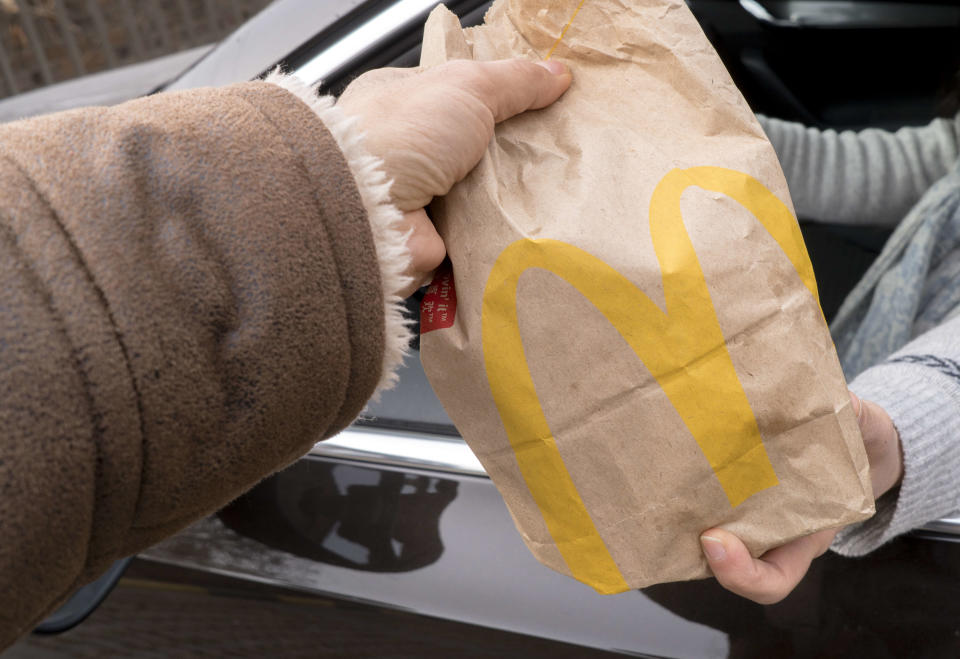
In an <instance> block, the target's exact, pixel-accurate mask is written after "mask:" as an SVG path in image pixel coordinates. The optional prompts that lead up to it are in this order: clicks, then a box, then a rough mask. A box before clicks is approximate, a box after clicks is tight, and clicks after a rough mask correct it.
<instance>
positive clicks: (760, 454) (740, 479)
mask: <svg viewBox="0 0 960 659" xmlns="http://www.w3.org/2000/svg"><path fill="white" fill-rule="evenodd" d="M691 186H696V187H699V188H703V189H705V190H710V191H714V192H719V193H721V194H724V195H726V196H728V197H730V198H731V199H733V200H735V201H736V202H738V203H739V204H740V205H742V206H743V207H744V208H746V209H747V210H748V211H750V212H751V213H752V214H753V215H754V216H755V217H756V218H757V220H759V221H760V223H761V224H762V225H763V226H764V227H765V228H766V230H767V231H768V232H769V233H770V234H771V236H772V237H773V238H774V239H775V240H776V241H777V243H778V244H779V245H780V248H781V249H782V250H783V251H784V253H785V254H786V255H787V257H788V258H789V259H790V261H791V263H792V264H793V266H794V268H795V269H796V271H797V273H798V274H799V275H800V277H801V279H802V280H803V283H804V284H805V285H806V287H807V288H808V289H809V291H810V293H811V294H812V295H813V296H814V299H817V289H816V281H815V279H814V276H813V268H812V266H811V265H810V259H809V257H808V256H807V251H806V248H805V247H804V244H803V238H802V237H801V235H800V229H799V226H798V225H797V222H796V220H795V219H794V217H793V214H792V213H791V212H790V210H789V208H787V206H786V205H785V204H784V203H783V202H781V201H780V200H779V199H778V198H777V197H776V196H775V195H774V194H773V193H771V192H770V191H769V190H767V188H766V187H764V186H763V184H761V183H760V182H759V181H757V180H756V179H754V178H752V177H751V176H748V175H747V174H743V173H741V172H738V171H734V170H730V169H723V168H720V167H693V168H689V169H674V170H672V171H670V172H669V173H668V174H667V175H666V176H664V177H663V179H661V181H660V182H659V183H658V184H657V187H656V188H655V189H654V192H653V196H652V198H651V202H650V232H651V237H652V241H653V247H654V251H655V253H656V256H657V260H658V262H659V265H660V270H661V274H662V276H663V290H664V297H665V301H666V312H664V311H663V310H661V309H660V307H658V306H657V305H656V304H655V303H654V302H653V301H652V300H650V298H649V297H648V296H647V295H646V294H645V293H644V292H643V291H641V290H640V289H639V288H637V286H636V285H634V284H633V283H632V282H631V281H629V280H628V279H627V278H626V277H624V276H623V275H621V274H620V273H619V272H617V271H616V270H614V269H613V268H611V267H610V266H609V265H607V264H606V263H605V262H603V261H602V260H600V259H598V258H596V257H595V256H593V255H591V254H589V253H587V252H585V251H583V250H581V249H579V248H577V247H574V246H573V245H569V244H567V243H563V242H560V241H556V240H548V239H538V240H530V239H524V240H518V241H516V242H514V243H512V244H511V245H509V246H508V247H507V248H506V249H505V250H503V252H502V253H501V254H500V256H499V257H498V258H497V261H496V263H495V264H494V266H493V269H492V270H491V272H490V276H489V278H488V279H487V284H486V287H485V289H484V294H483V305H482V312H481V313H482V318H481V323H482V335H483V336H482V341H483V355H484V362H485V366H486V372H487V378H488V380H489V383H490V390H491V392H492V394H493V399H494V403H495V404H496V407H497V411H498V413H499V415H500V418H501V420H502V421H503V425H504V428H505V429H506V432H507V437H508V438H509V441H510V444H511V446H512V447H513V451H514V453H515V455H516V458H517V463H518V465H519V467H520V471H521V473H522V475H523V478H524V480H525V481H526V484H527V487H528V488H529V489H530V493H531V495H532V496H533V499H534V501H535V502H536V504H537V506H538V507H539V509H540V511H541V513H542V515H543V518H544V520H545V521H546V524H547V528H548V530H549V531H550V534H551V536H552V537H553V540H554V542H555V543H556V545H557V547H558V548H559V550H560V553H561V554H562V555H563V558H564V560H565V561H566V563H567V566H568V567H569V568H570V571H571V574H572V575H573V576H574V577H575V578H577V579H579V580H580V581H583V582H585V583H588V584H590V585H591V586H593V587H594V588H595V589H597V590H598V591H600V592H602V593H616V592H622V591H624V590H627V589H628V586H627V584H626V582H625V581H624V579H623V576H622V575H621V573H620V570H619V569H618V567H617V565H616V563H615V562H614V561H613V558H612V557H611V556H610V553H609V551H607V548H606V545H605V544H604V542H603V539H602V538H601V537H600V535H599V534H598V533H597V530H596V527H595V526H594V524H593V521H592V520H591V518H590V515H589V513H588V512H587V509H586V507H585V506H584V503H583V501H582V499H581V498H580V495H579V493H578V492H577V489H576V487H575V486H574V484H573V480H572V479H571V477H570V474H569V472H568V471H567V469H566V466H565V465H564V463H563V459H562V457H561V455H560V452H559V450H558V448H557V444H556V441H555V439H554V437H553V433H552V431H551V430H550V427H549V424H548V423H547V420H546V417H545V416H544V413H543V408H542V406H541V405H540V401H539V398H538V397H537V392H536V389H535V386H534V383H533V379H532V377H531V375H530V368H529V365H528V364H527V361H526V357H525V354H524V350H523V340H522V337H521V336H520V328H519V324H518V318H517V305H516V296H517V283H518V281H519V279H520V276H521V275H522V274H523V273H524V272H525V271H526V270H528V269H530V268H540V269H543V270H547V271H549V272H552V273H553V274H555V275H557V276H558V277H561V278H562V279H564V280H565V281H567V282H568V283H569V284H571V285H572V286H573V287H574V288H576V289H577V290H578V291H579V292H580V294H581V295H583V296H584V297H585V298H586V299H588V300H589V301H590V302H591V303H592V304H593V305H594V306H595V307H596V308H597V310H598V311H600V313H602V314H603V315H604V317H605V318H606V319H607V321H608V322H609V323H610V324H611V325H612V326H613V327H614V328H615V329H616V330H617V331H618V332H619V333H620V334H621V335H622V336H623V338H624V339H625V340H626V342H627V344H628V345H629V346H630V347H631V349H632V350H633V351H634V353H636V355H637V357H638V358H639V359H640V360H641V361H642V362H643V364H644V365H645V366H646V367H647V369H649V371H650V372H651V373H652V374H653V377H654V378H655V379H656V380H657V382H658V383H659V385H660V386H661V387H662V388H663V391H664V393H665V394H666V395H667V397H668V398H669V400H670V402H671V403H672V404H673V406H674V408H675V409H676V411H677V413H678V414H679V415H680V417H681V418H682V419H683V422H684V424H685V425H686V427H687V428H688V429H689V431H690V434H691V435H692V436H693V438H694V439H695V440H696V442H697V444H698V445H699V447H700V450H701V451H702V452H703V454H704V456H705V457H706V458H707V461H708V462H709V464H710V466H711V468H712V469H713V472H714V474H715V475H716V477H717V480H718V481H719V483H720V485H721V487H722V488H723V491H724V492H725V493H726V495H727V498H728V500H729V502H730V505H731V506H737V505H739V504H740V503H742V502H743V501H745V500H746V499H747V498H749V497H750V496H752V495H754V494H756V493H757V492H760V491H761V490H764V489H766V488H768V487H771V486H773V485H776V484H777V476H776V474H775V473H774V471H773V466H772V465H771V464H770V460H769V458H768V456H767V452H766V450H765V449H764V446H763V441H762V438H761V436H760V430H759V428H758V427H757V422H756V418H755V416H754V414H753V410H752V409H751V408H750V403H749V401H748V400H747V397H746V394H745V393H744V390H743V386H742V385H741V383H740V380H739V378H738V377H737V373H736V370H735V368H734V365H733V361H732V360H731V358H730V354H729V352H728V350H727V345H726V340H725V339H724V336H723V332H722V331H721V329H720V324H719V321H718V320H717V315H716V311H715V310H714V307H713V302H712V301H711V298H710V292H709V290H708V288H707V283H706V279H705V278H704V275H703V271H702V269H701V267H700V262H699V260H698V258H697V254H696V252H695V250H694V248H693V244H692V242H691V241H690V237H689V235H688V233H687V230H686V227H685V226H684V223H683V217H682V216H681V212H680V198H681V196H682V194H683V192H684V190H686V189H687V188H688V187H691Z"/></svg>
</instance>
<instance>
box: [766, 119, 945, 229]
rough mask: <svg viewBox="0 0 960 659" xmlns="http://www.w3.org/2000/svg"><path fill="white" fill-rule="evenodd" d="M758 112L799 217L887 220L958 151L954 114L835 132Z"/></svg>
mask: <svg viewBox="0 0 960 659" xmlns="http://www.w3.org/2000/svg"><path fill="white" fill-rule="evenodd" d="M758 118H759V120H760V125H761V126H762V127H763V129H764V131H766V133H767V136H768V137H769V138H770V141H771V142H772V143H773V147H774V149H775V150H776V152H777V155H778V156H779V158H780V164H781V166H782V167H783V172H784V174H785V175H786V178H787V184H788V185H789V187H790V195H791V197H792V198H793V203H794V206H795V207H796V210H797V216H798V217H800V218H801V219H808V220H820V221H823V222H836V223H840V224H864V225H867V224H869V225H877V226H893V225H895V224H896V223H897V222H899V221H900V220H901V219H903V216H904V215H906V213H907V211H908V210H910V207H911V206H913V205H914V204H915V203H916V202H917V200H918V199H919V198H920V196H921V195H922V194H923V193H924V191H926V190H927V188H929V187H930V186H931V185H932V184H933V182H934V181H936V180H937V179H939V178H941V177H942V176H944V175H945V174H946V173H947V170H948V168H949V167H950V166H951V165H952V164H953V162H954V161H955V160H956V159H957V155H958V147H957V142H958V132H960V131H958V121H960V120H958V119H935V120H934V121H933V122H932V123H930V124H928V125H926V126H923V127H920V128H901V129H900V130H898V131H896V132H890V131H886V130H879V129H873V128H870V129H866V130H862V131H860V132H854V131H844V132H841V133H838V132H837V131H834V130H820V129H817V128H809V127H806V126H804V125H803V124H799V123H795V122H789V121H782V120H780V119H772V118H769V117H763V116H759V117H758Z"/></svg>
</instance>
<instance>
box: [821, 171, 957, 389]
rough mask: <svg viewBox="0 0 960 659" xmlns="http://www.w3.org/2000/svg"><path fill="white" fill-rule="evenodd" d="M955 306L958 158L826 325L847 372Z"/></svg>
mask: <svg viewBox="0 0 960 659" xmlns="http://www.w3.org/2000/svg"><path fill="white" fill-rule="evenodd" d="M958 312H960V161H958V162H957V163H956V164H955V165H954V167H953V169H952V170H951V171H950V172H949V173H948V174H947V175H946V176H945V177H943V178H942V179H940V180H939V181H938V182H937V183H935V184H934V185H933V187H931V188H930V190H928V191H927V193H926V194H924V196H923V197H922V198H921V199H920V202H919V203H918V204H917V205H916V206H914V208H913V210H911V211H910V213H908V214H907V217H906V218H904V220H903V222H901V223H900V225H899V226H898V227H897V229H896V231H894V233H893V235H892V236H891V237H890V239H889V240H888V241H887V244H886V245H885V246H884V248H883V251H882V252H881V254H880V256H879V257H878V258H877V260H876V261H875V262H874V264H873V265H872V266H871V267H870V269H869V270H868V271H867V273H866V274H865V275H864V277H863V279H861V281H860V282H859V283H858V284H857V286H856V287H855V288H854V289H853V291H851V293H850V295H849V296H847V299H846V300H845V301H844V303H843V305H842V306H841V307H840V311H839V312H838V313H837V316H836V318H835V319H834V321H833V323H832V324H831V326H830V330H831V332H832V334H833V337H834V341H835V342H836V345H837V352H838V354H839V355H840V362H841V364H842V365H843V370H844V373H845V374H846V375H847V378H848V379H850V380H852V379H853V378H854V377H856V376H857V375H858V374H860V373H861V372H862V371H863V370H864V369H866V368H868V367H870V366H873V365H874V364H878V363H879V362H881V361H882V360H884V359H885V358H886V357H887V356H888V355H890V354H892V353H893V352H895V351H896V350H898V349H899V348H901V347H903V346H904V345H906V344H907V343H908V342H909V341H910V340H911V339H913V338H915V337H917V336H919V335H920V334H922V333H923V332H926V331H928V330H930V329H932V328H933V327H936V326H937V325H939V324H940V323H942V322H944V321H945V320H948V319H949V318H952V317H953V316H955V315H957V313H958Z"/></svg>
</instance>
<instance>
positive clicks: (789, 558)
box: [700, 529, 836, 604]
mask: <svg viewBox="0 0 960 659" xmlns="http://www.w3.org/2000/svg"><path fill="white" fill-rule="evenodd" d="M834 535H836V531H835V530H832V529H830V530H827V531H820V532H819V533H814V534H812V535H808V536H804V537H802V538H797V539H796V540H793V541H792V542H789V543H787V544H785V545H783V546H782V547H777V548H776V549H772V550H770V551H768V552H767V553H766V554H764V555H763V556H761V557H760V558H753V557H752V556H751V555H750V552H749V551H748V550H747V547H746V546H745V545H744V544H743V542H741V541H740V539H739V538H737V537H736V536H735V535H733V534H732V533H729V532H727V531H724V530H723V529H711V530H709V531H707V532H705V533H704V534H703V535H701V536H700V544H701V545H702V547H703V553H704V556H706V558H707V563H708V564H709V565H710V570H711V571H712V572H713V575H714V576H715V577H716V578H717V581H719V582H720V584H721V585H722V586H723V587H724V588H726V589H727V590H729V591H731V592H733V593H736V594H737V595H741V596H742V597H746V598H747V599H750V600H753V601H754V602H757V603H759V604H774V603H776V602H779V601H780V600H782V599H783V598H784V597H786V596H787V595H789V594H790V592H791V591H792V590H793V589H794V588H795V587H796V585H797V584H798V583H800V580H801V579H802V578H803V576H804V575H805V574H806V573H807V570H808V569H809V568H810V563H811V561H813V559H814V558H816V557H817V556H819V555H821V554H822V553H823V552H825V551H826V550H827V548H828V547H829V546H830V542H831V540H833V536H834Z"/></svg>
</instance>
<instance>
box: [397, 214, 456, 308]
mask: <svg viewBox="0 0 960 659" xmlns="http://www.w3.org/2000/svg"><path fill="white" fill-rule="evenodd" d="M403 222H404V226H405V229H404V230H405V231H407V232H409V237H408V238H407V249H408V250H409V251H410V267H409V269H408V270H407V272H406V274H407V275H409V276H410V277H411V278H412V280H413V281H412V282H411V283H410V284H409V285H408V286H407V287H405V288H404V289H403V290H402V291H401V292H400V295H401V297H407V296H409V295H412V294H413V292H414V291H416V290H417V289H418V288H420V287H421V286H424V285H425V284H428V283H429V282H430V279H431V278H432V273H433V271H434V270H436V269H437V266H439V265H440V263H442V262H443V259H444V258H445V257H446V255H447V250H446V247H445V246H444V244H443V239H442V238H441V237H440V234H438V233H437V229H436V228H435V227H434V226H433V222H431V221H430V218H429V217H428V216H427V213H426V211H425V210H424V209H422V208H421V209H419V210H415V211H410V212H408V213H404V214H403Z"/></svg>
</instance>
